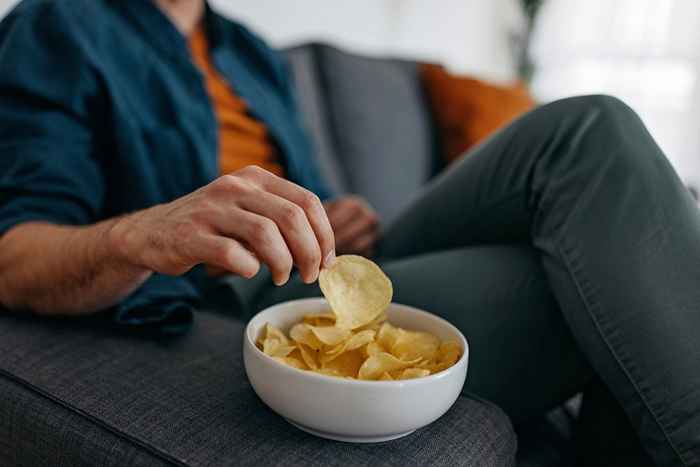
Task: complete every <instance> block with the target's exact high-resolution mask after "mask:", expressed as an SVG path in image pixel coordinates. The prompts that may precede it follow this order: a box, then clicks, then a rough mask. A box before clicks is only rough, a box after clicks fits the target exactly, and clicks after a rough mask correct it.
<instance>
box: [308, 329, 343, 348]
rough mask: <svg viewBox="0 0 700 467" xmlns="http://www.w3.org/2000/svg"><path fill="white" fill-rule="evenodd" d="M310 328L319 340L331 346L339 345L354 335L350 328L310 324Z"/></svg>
mask: <svg viewBox="0 0 700 467" xmlns="http://www.w3.org/2000/svg"><path fill="white" fill-rule="evenodd" d="M309 329H310V330H311V332H312V333H314V335H315V336H316V338H317V339H318V340H319V341H321V342H322V343H324V344H325V345H329V346H334V345H338V344H340V343H342V342H343V341H345V340H346V339H349V338H350V336H351V335H352V334H351V333H350V331H349V330H348V329H341V328H338V327H336V326H311V325H309Z"/></svg>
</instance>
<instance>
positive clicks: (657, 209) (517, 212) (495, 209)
mask: <svg viewBox="0 0 700 467" xmlns="http://www.w3.org/2000/svg"><path fill="white" fill-rule="evenodd" d="M493 242H499V243H503V242H529V243H530V244H531V245H533V246H534V247H535V248H536V250H537V252H538V255H539V257H540V260H541V262H542V265H543V267H544V271H545V274H546V277H547V280H548V283H549V286H550V287H551V290H552V291H553V293H554V296H555V297H556V299H557V302H558V303H559V306H560V308H561V310H562V312H563V314H564V316H565V318H566V321H567V322H568V324H569V327H570V329H571V330H572V332H573V335H574V337H575V339H576V341H577V342H578V344H579V347H580V348H581V350H582V351H583V353H584V354H585V356H586V358H587V360H588V361H589V362H590V364H591V365H592V367H593V368H594V370H595V371H596V373H597V374H598V375H599V376H600V378H601V379H602V380H603V382H604V383H605V384H606V385H607V386H608V388H609V389H610V391H611V392H612V393H613V395H614V396H615V398H616V399H617V400H618V401H619V402H620V404H621V405H622V406H623V408H624V409H625V412H626V413H627V416H628V417H629V418H630V420H631V422H632V425H633V426H634V427H635V429H636V430H637V432H638V434H639V436H640V439H641V440H642V443H643V444H644V446H645V448H646V449H647V450H648V451H649V452H650V454H651V455H652V456H653V457H654V459H655V461H656V462H657V463H658V464H659V465H685V466H691V465H692V466H697V465H700V337H699V332H700V212H698V209H697V206H696V205H695V203H694V202H693V200H692V198H691V196H690V195H689V193H688V192H687V190H686V189H685V188H684V187H683V185H682V183H681V182H680V180H679V179H678V177H677V175H676V174H675V172H674V171H673V169H672V168H671V166H670V165H669V163H668V161H667V160H666V158H665V157H664V155H663V154H662V152H661V150H660V149H659V148H658V146H657V145H656V144H655V142H654V141H653V139H652V138H651V136H650V135H649V133H648V132H647V130H646V129H645V127H644V125H643V124H642V122H641V121H640V120H639V118H638V117H637V116H636V115H635V114H634V112H633V111H632V110H631V109H629V108H628V107H627V106H626V105H624V104H623V103H622V102H620V101H619V100H616V99H613V98H610V97H606V96H586V97H579V98H572V99H566V100H562V101H558V102H555V103H552V104H549V105H546V106H543V107H541V108H539V109H536V110H534V111H533V112H530V113H529V114H527V115H525V116H523V117H522V118H520V119H518V120H517V121H515V122H514V123H513V124H512V125H510V126H509V127H508V128H506V129H504V130H503V131H501V132H500V133H498V134H497V135H495V136H494V137H493V138H491V139H490V140H489V141H487V142H486V143H484V144H483V145H481V146H480V147H479V148H477V149H476V150H474V151H473V152H472V153H471V154H470V155H468V156H467V158H466V159H465V160H464V161H462V162H461V163H459V164H458V165H457V166H455V167H453V168H452V169H451V170H449V171H447V172H446V173H444V174H443V175H442V176H440V177H438V179H437V180H435V181H434V182H433V183H432V184H431V186H430V187H429V188H428V189H427V191H426V192H425V193H423V194H422V195H421V196H420V197H418V198H417V199H416V200H415V202H414V203H413V204H412V205H411V206H410V207H409V208H408V209H407V210H406V212H405V213H404V215H403V216H400V218H399V219H398V220H397V221H396V222H395V223H394V224H393V225H391V226H390V227H389V229H388V231H387V233H386V236H385V238H384V241H383V246H382V248H381V251H380V254H381V255H384V256H389V257H406V256H412V255H416V254H420V253H424V252H429V251H436V250H440V249H447V248H458V247H463V246H466V245H474V244H483V243H493ZM475 267H476V265H475ZM425 272H426V274H434V270H426V271H425ZM470 285H471V284H469V283H468V282H467V281H464V282H463V283H462V286H463V291H462V293H463V295H464V296H465V297H467V298H465V300H468V297H469V295H470V294H471V293H483V291H474V290H472V289H471V287H470ZM399 287H400V286H398V287H397V289H398V290H400V289H399ZM423 290H424V291H425V293H427V294H436V293H439V291H436V290H430V289H429V288H428V287H425V288H424V289H423ZM492 293H493V294H494V295H496V294H497V293H498V292H497V291H493V292H492ZM521 311H522V312H525V313H529V312H531V310H530V309H523V310H521ZM464 312H465V313H472V312H473V310H468V309H466V307H465V310H464ZM486 313H488V307H486V309H485V310H484V314H486ZM473 351H474V352H475V353H477V352H480V351H484V352H489V351H491V347H490V346H489V347H487V348H486V349H479V348H478V347H476V346H475V347H474V349H473ZM512 357H513V358H519V356H518V355H517V354H513V355H512ZM502 384H504V385H512V384H514V382H513V381H508V380H505V379H504V380H503V381H502Z"/></svg>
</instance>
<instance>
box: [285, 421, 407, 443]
mask: <svg viewBox="0 0 700 467" xmlns="http://www.w3.org/2000/svg"><path fill="white" fill-rule="evenodd" d="M284 419H285V420H287V421H288V422H289V423H290V424H292V425H294V426H295V427H297V428H299V429H300V430H301V431H305V432H307V433H309V434H312V435H314V436H318V437H319V438H326V439H332V440H333V441H342V442H344V443H383V442H385V441H391V440H394V439H399V438H403V437H404V436H408V435H410V434H411V433H413V432H414V431H416V430H409V431H405V432H403V433H394V434H391V435H387V436H346V435H340V434H337V433H328V432H325V431H318V430H314V429H313V428H309V427H307V426H304V425H300V424H299V423H297V422H293V421H291V420H290V419H288V418H284Z"/></svg>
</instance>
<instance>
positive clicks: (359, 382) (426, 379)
mask: <svg viewBox="0 0 700 467" xmlns="http://www.w3.org/2000/svg"><path fill="white" fill-rule="evenodd" d="M294 303H324V304H326V305H328V301H327V300H326V299H325V298H323V297H313V298H300V299H295V300H288V301H286V302H280V303H276V304H274V305H272V306H269V307H267V308H264V309H262V310H260V311H259V312H258V313H256V314H255V315H254V316H253V317H252V318H251V319H250V320H249V321H248V324H246V327H245V342H246V344H247V346H248V347H252V351H253V352H254V353H255V354H256V355H258V356H261V357H263V359H264V360H266V361H268V362H270V363H272V364H273V366H275V365H276V366H277V367H278V368H280V369H282V371H285V372H287V373H290V374H296V375H300V376H304V377H309V378H311V379H312V380H313V379H314V378H316V379H319V380H320V381H325V382H329V383H335V384H344V385H348V384H349V385H351V386H373V387H377V386H379V387H393V388H396V387H403V386H415V385H424V384H430V383H432V382H434V381H437V380H440V379H443V378H447V377H448V376H449V375H451V374H452V373H456V372H457V371H458V367H461V366H463V365H465V363H466V362H465V360H467V359H468V358H469V343H468V342H467V338H466V337H464V334H462V332H461V331H460V330H459V329H458V328H457V327H456V326H455V325H454V324H452V323H450V322H449V321H447V320H446V319H444V318H442V317H440V316H438V315H436V314H433V313H430V312H428V311H425V310H421V309H420V308H416V307H414V306H410V305H404V304H402V303H397V302H391V304H390V306H391V305H398V306H400V307H402V308H405V309H408V310H410V311H411V312H415V313H418V314H419V315H423V316H425V317H427V318H429V319H434V320H437V321H441V322H442V324H444V325H446V326H447V327H448V328H451V329H452V331H454V333H455V334H456V335H457V336H458V337H459V340H460V343H461V344H462V349H463V351H462V356H461V357H459V360H457V361H456V362H455V364H454V365H452V366H451V367H449V368H446V369H444V370H442V371H439V372H437V373H434V374H432V375H428V376H423V377H421V378H412V379H401V380H394V381H378V380H364V379H351V378H340V377H337V376H329V375H324V374H322V373H316V372H314V371H308V370H300V369H299V368H294V367H292V366H289V365H285V364H283V363H280V362H278V361H277V360H275V359H274V358H272V357H270V356H269V355H266V354H265V353H264V352H263V351H262V350H260V349H259V348H258V346H257V345H255V342H254V341H252V340H251V336H250V333H251V331H252V325H253V322H254V321H255V318H256V317H257V316H258V315H260V314H262V313H264V312H268V311H269V310H273V309H275V308H281V307H283V306H289V305H291V304H294Z"/></svg>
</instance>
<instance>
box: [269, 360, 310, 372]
mask: <svg viewBox="0 0 700 467" xmlns="http://www.w3.org/2000/svg"><path fill="white" fill-rule="evenodd" d="M272 358H274V359H275V360H277V361H278V362H280V363H281V364H283V365H287V366H291V367H293V368H298V369H299V370H308V369H309V367H307V366H306V365H304V362H302V361H301V360H299V359H298V358H294V357H272Z"/></svg>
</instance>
